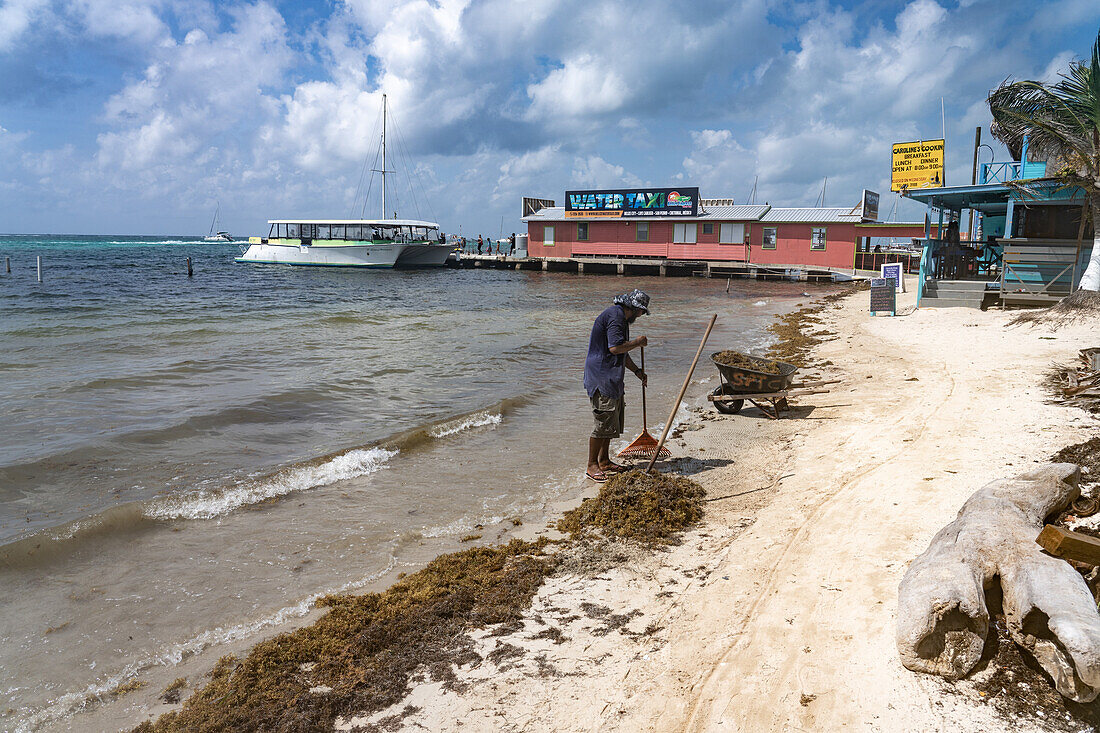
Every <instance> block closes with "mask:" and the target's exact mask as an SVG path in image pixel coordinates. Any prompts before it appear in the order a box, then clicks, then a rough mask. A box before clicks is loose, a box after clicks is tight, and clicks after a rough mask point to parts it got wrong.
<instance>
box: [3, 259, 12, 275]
mask: <svg viewBox="0 0 1100 733" xmlns="http://www.w3.org/2000/svg"><path fill="white" fill-rule="evenodd" d="M4 265H5V266H7V268H8V274H9V275H10V274H11V257H5V258H4Z"/></svg>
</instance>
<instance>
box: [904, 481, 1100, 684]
mask: <svg viewBox="0 0 1100 733" xmlns="http://www.w3.org/2000/svg"><path fill="white" fill-rule="evenodd" d="M1079 478H1080V470H1079V469H1078V467H1077V466H1075V465H1073V464H1070V463H1055V464H1050V465H1047V466H1044V467H1042V468H1039V469H1036V470H1034V471H1030V472H1028V473H1025V474H1022V475H1020V476H1017V477H1015V478H1012V479H1006V480H1002V481H994V482H993V483H991V484H988V485H987V486H985V487H983V488H982V489H980V490H979V491H977V492H976V493H975V494H974V495H972V496H971V497H970V498H969V499H968V500H967V501H966V503H965V504H963V507H962V509H960V510H959V515H958V517H957V518H956V519H955V521H953V522H952V523H951V524H949V525H947V526H946V527H944V528H943V529H942V530H940V531H939V533H937V534H936V536H935V537H933V538H932V542H931V544H930V545H929V546H928V549H927V550H925V551H924V553H923V554H922V555H920V557H918V558H917V559H916V560H914V561H913V564H912V565H911V566H910V567H909V570H908V571H907V572H906V573H905V577H903V578H902V580H901V584H900V586H899V587H898V627H897V645H898V652H899V653H900V655H901V662H902V664H904V665H905V666H906V667H908V668H909V669H911V670H914V671H917V672H928V673H931V674H938V675H942V676H944V677H947V678H949V679H958V678H960V677H962V676H964V675H966V674H967V673H968V672H970V670H972V669H973V668H974V665H976V664H977V663H978V660H979V659H980V658H981V655H982V650H983V648H984V646H985V640H986V636H987V634H988V632H989V611H988V608H987V605H986V596H985V591H986V589H987V588H990V587H991V586H992V584H993V583H994V582H996V579H997V578H1000V584H1001V591H1002V594H1003V608H1004V613H1005V620H1006V623H1007V626H1008V630H1009V633H1010V634H1011V636H1012V639H1013V641H1015V642H1016V643H1017V644H1018V645H1020V646H1021V647H1023V648H1024V649H1026V650H1027V651H1028V652H1030V653H1031V654H1032V655H1033V656H1034V657H1035V659H1036V661H1038V662H1039V664H1040V665H1041V666H1042V667H1043V669H1044V670H1046V671H1047V673H1048V674H1050V676H1051V678H1052V679H1053V680H1054V684H1055V687H1056V688H1057V689H1058V692H1059V693H1061V694H1062V695H1063V696H1064V697H1067V698H1069V699H1071V700H1075V701H1077V702H1091V701H1092V700H1093V699H1095V698H1096V696H1097V694H1098V693H1100V614H1098V613H1097V610H1096V605H1095V603H1094V601H1093V596H1092V593H1091V592H1090V591H1089V588H1088V585H1087V584H1086V583H1085V581H1084V579H1083V578H1082V577H1081V575H1080V574H1079V573H1078V572H1077V571H1075V570H1074V569H1073V568H1072V567H1071V566H1070V565H1069V563H1067V562H1065V561H1063V560H1059V559H1057V558H1053V557H1051V556H1049V555H1046V554H1044V553H1043V551H1042V548H1041V547H1039V545H1038V544H1036V542H1035V537H1036V536H1037V535H1038V533H1039V531H1040V530H1041V529H1042V527H1043V520H1044V519H1045V518H1046V517H1047V516H1049V515H1050V514H1052V513H1053V512H1056V511H1060V510H1061V509H1064V508H1065V507H1066V506H1067V505H1068V504H1069V503H1070V502H1071V501H1073V500H1074V499H1075V498H1077V496H1078V494H1079V490H1078V488H1077V482H1078V480H1079Z"/></svg>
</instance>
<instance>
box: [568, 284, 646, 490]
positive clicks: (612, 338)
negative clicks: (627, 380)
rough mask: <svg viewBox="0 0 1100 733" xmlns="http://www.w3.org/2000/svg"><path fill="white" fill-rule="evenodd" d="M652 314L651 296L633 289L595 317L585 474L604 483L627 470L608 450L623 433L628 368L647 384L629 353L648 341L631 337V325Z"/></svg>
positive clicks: (587, 379)
mask: <svg viewBox="0 0 1100 733" xmlns="http://www.w3.org/2000/svg"><path fill="white" fill-rule="evenodd" d="M648 314H649V296H648V295H646V294H645V293H643V292H642V291H641V290H631V291H630V292H629V293H623V294H622V295H619V296H616V297H615V300H614V301H613V305H612V306H611V307H610V308H607V309H606V310H605V311H604V312H603V313H601V314H600V315H599V316H597V317H596V322H595V323H594V324H592V335H591V336H590V337H589V340H588V356H587V357H586V358H585V360H584V388H585V391H586V392H588V399H589V401H590V402H591V403H592V416H593V418H594V419H595V422H596V426H595V429H594V430H593V431H592V435H591V437H589V438H588V468H587V469H586V471H585V475H586V476H587V477H588V478H590V479H592V480H593V481H597V482H601V483H602V482H604V481H607V479H608V478H609V477H610V476H609V474H614V473H620V472H622V471H625V470H627V469H626V467H625V466H622V465H619V464H618V463H613V462H612V460H611V456H610V455H609V454H608V449H609V448H610V447H611V439H612V438H617V437H619V436H620V435H622V434H623V422H624V420H623V410H624V407H625V399H624V397H623V395H624V393H625V387H624V385H623V378H624V376H625V372H626V370H627V369H629V370H630V371H632V372H634V376H636V377H637V378H638V379H640V380H641V381H642V384H643V385H645V384H646V383H647V382H648V379H647V377H646V373H645V372H643V371H642V370H641V369H640V368H639V367H638V365H637V364H635V363H634V360H633V359H631V358H630V354H629V353H628V352H630V351H633V350H634V349H637V348H639V347H641V346H645V345H646V344H648V340H647V339H646V337H645V336H640V337H638V338H636V339H634V340H633V341H631V340H630V324H631V323H633V322H634V321H635V320H637V318H638V316H640V315H648Z"/></svg>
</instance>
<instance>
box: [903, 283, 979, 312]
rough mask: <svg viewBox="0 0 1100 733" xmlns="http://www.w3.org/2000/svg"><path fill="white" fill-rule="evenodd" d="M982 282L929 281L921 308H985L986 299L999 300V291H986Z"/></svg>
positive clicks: (925, 285) (925, 287)
mask: <svg viewBox="0 0 1100 733" xmlns="http://www.w3.org/2000/svg"><path fill="white" fill-rule="evenodd" d="M986 284H987V283H985V282H984V281H982V280H928V281H927V282H925V284H924V294H923V296H922V297H921V301H920V307H921V308H979V309H981V308H984V307H985V305H986V299H987V298H990V299H991V300H992V302H995V301H996V299H997V291H995V290H994V291H986V287H985V286H986Z"/></svg>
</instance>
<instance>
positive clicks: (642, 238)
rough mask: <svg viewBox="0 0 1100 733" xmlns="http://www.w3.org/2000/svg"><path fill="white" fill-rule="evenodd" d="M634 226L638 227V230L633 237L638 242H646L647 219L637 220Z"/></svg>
mask: <svg viewBox="0 0 1100 733" xmlns="http://www.w3.org/2000/svg"><path fill="white" fill-rule="evenodd" d="M636 226H637V227H638V232H637V236H636V237H635V239H636V240H637V241H639V242H648V241H649V222H648V221H640V222H638V224H637V225H636Z"/></svg>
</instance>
